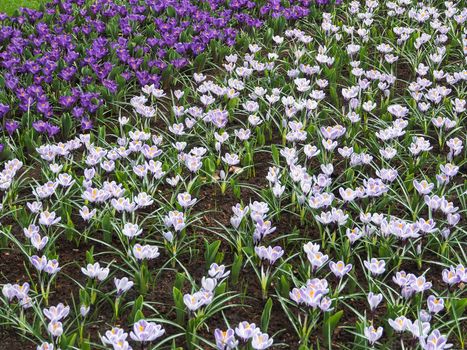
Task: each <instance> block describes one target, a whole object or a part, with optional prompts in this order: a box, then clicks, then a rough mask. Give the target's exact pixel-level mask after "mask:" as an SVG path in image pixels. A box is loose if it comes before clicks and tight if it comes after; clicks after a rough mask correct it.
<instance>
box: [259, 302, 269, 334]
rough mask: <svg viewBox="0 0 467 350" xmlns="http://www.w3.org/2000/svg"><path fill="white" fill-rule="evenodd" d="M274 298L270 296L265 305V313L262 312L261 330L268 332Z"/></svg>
mask: <svg viewBox="0 0 467 350" xmlns="http://www.w3.org/2000/svg"><path fill="white" fill-rule="evenodd" d="M271 310H272V299H271V298H269V299H268V301H267V302H266V305H264V309H263V313H262V314H261V331H262V332H267V331H268V327H269V320H270V319H271Z"/></svg>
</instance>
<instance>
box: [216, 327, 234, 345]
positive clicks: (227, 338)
mask: <svg viewBox="0 0 467 350" xmlns="http://www.w3.org/2000/svg"><path fill="white" fill-rule="evenodd" d="M214 337H215V339H216V346H217V349H219V350H227V349H234V348H235V347H236V346H237V344H238V341H237V340H235V334H234V330H233V329H231V328H229V329H227V330H226V331H221V330H220V329H218V328H217V329H216V330H215V331H214Z"/></svg>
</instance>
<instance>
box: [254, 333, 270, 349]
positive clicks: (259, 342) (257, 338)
mask: <svg viewBox="0 0 467 350" xmlns="http://www.w3.org/2000/svg"><path fill="white" fill-rule="evenodd" d="M272 343H273V339H272V338H269V335H268V334H266V333H261V332H258V333H256V334H254V335H253V338H252V340H251V346H252V347H253V349H255V350H263V349H267V348H269V347H270V346H271V345H272Z"/></svg>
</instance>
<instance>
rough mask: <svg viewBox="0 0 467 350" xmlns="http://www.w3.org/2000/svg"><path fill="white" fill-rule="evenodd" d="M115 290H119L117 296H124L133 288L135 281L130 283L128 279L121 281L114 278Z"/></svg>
mask: <svg viewBox="0 0 467 350" xmlns="http://www.w3.org/2000/svg"><path fill="white" fill-rule="evenodd" d="M114 283H115V288H117V296H120V295H122V294H123V293H125V292H127V291H128V290H130V289H131V287H133V284H134V283H133V281H130V280H129V279H128V278H127V277H123V278H121V279H119V278H114Z"/></svg>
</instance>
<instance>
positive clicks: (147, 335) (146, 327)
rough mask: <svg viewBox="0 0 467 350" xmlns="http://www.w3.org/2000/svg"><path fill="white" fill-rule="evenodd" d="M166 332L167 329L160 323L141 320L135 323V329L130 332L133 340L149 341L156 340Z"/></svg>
mask: <svg viewBox="0 0 467 350" xmlns="http://www.w3.org/2000/svg"><path fill="white" fill-rule="evenodd" d="M164 333H165V329H164V328H162V326H161V325H160V324H156V323H155V322H147V321H146V320H139V321H138V322H136V323H135V324H134V325H133V331H132V332H130V337H131V339H133V340H136V341H139V342H143V343H148V342H152V341H154V340H156V339H157V338H159V337H160V336H162V335H163V334H164Z"/></svg>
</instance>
